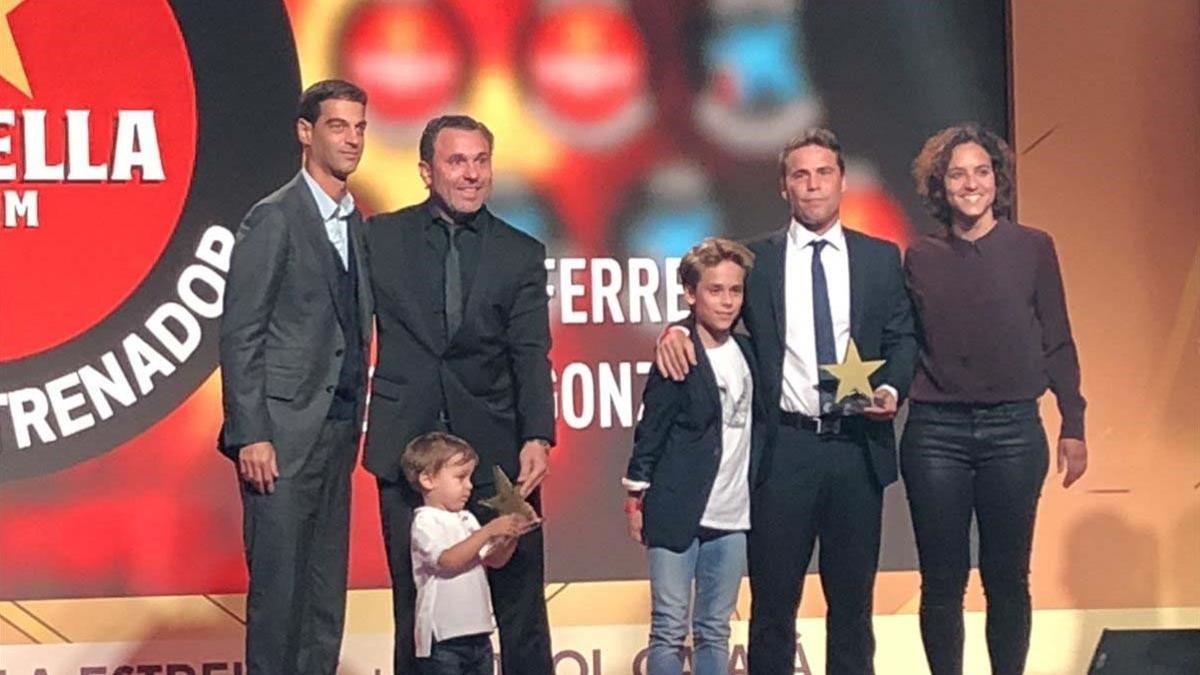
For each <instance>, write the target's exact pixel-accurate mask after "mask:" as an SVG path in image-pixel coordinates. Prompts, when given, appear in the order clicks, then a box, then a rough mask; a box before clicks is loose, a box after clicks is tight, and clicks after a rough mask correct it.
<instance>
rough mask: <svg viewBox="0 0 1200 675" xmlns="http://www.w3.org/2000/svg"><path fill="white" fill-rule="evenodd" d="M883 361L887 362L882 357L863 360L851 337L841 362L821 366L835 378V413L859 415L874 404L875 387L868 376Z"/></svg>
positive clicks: (881, 364)
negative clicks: (873, 359) (874, 359)
mask: <svg viewBox="0 0 1200 675" xmlns="http://www.w3.org/2000/svg"><path fill="white" fill-rule="evenodd" d="M884 363H887V361H886V360H884V359H880V360H878V361H863V360H862V357H860V356H859V355H858V345H856V344H854V340H853V339H851V340H850V344H848V345H847V346H846V356H845V358H843V359H842V362H841V363H838V364H830V365H822V366H821V370H823V371H825V372H826V373H828V374H829V375H831V376H832V377H833V378H834V379H836V380H837V393H836V394H834V397H833V413H834V414H835V415H840V416H849V415H860V414H862V411H863V409H865V408H869V407H871V406H873V405H875V389H874V388H873V387H871V380H870V378H871V374H872V373H874V372H875V371H876V370H879V369H880V368H882V367H883V364H884Z"/></svg>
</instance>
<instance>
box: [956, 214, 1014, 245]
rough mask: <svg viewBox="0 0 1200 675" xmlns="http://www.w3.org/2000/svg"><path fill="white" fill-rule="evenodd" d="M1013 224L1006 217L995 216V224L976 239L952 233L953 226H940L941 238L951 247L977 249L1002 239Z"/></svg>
mask: <svg viewBox="0 0 1200 675" xmlns="http://www.w3.org/2000/svg"><path fill="white" fill-rule="evenodd" d="M1012 228H1013V224H1012V221H1010V220H1009V219H1008V218H1003V217H1002V218H997V219H996V225H995V227H993V228H992V229H991V230H990V231H989V232H988V233H987V234H985V235H983V236H982V237H980V238H978V239H976V240H975V241H967V240H966V239H963V238H962V237H959V236H958V235H957V234H954V228H952V227H950V226H949V225H947V226H945V227H943V228H942V234H941V236H942V238H943V239H945V241H946V242H947V243H948V244H949V245H950V246H952V247H957V248H961V249H973V250H978V249H979V248H980V247H987V246H991V245H992V242H997V241H1001V240H1003V239H1004V238H1005V237H1006V236H1007V235H1008V233H1009V232H1010V231H1011V230H1012Z"/></svg>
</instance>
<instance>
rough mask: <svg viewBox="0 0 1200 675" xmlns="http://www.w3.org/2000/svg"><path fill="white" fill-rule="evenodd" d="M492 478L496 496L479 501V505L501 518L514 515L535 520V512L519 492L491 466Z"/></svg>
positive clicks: (498, 469)
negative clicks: (494, 480)
mask: <svg viewBox="0 0 1200 675" xmlns="http://www.w3.org/2000/svg"><path fill="white" fill-rule="evenodd" d="M492 476H493V477H494V478H495V479H496V496H495V497H491V498H489V499H484V500H481V501H480V502H479V503H480V504H483V505H484V506H486V507H488V508H490V509H493V510H495V511H496V512H497V513H499V514H500V515H502V516H507V515H508V514H510V513H516V514H518V515H521V516H524V517H526V518H528V519H529V520H537V512H535V511H534V510H533V507H532V506H530V505H529V502H527V501H525V498H524V497H522V496H521V491H520V490H518V489H517V488H516V487H515V486H514V485H513V484H512V481H510V480H509V479H508V476H506V475H505V474H504V471H503V470H501V469H500V467H498V466H495V465H492Z"/></svg>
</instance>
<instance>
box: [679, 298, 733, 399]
mask: <svg viewBox="0 0 1200 675" xmlns="http://www.w3.org/2000/svg"><path fill="white" fill-rule="evenodd" d="M689 329H690V330H691V337H692V346H693V347H695V349H696V375H697V376H699V377H700V381H699V384H700V387H701V388H702V389H703V390H704V393H705V394H706V395H707V396H708V398H709V400H710V401H712V405H713V406H714V407H715V408H716V410H717V414H718V415H720V411H721V392H720V390H719V389H718V388H717V373H716V371H714V370H713V367H712V362H711V361H709V360H708V354H707V353H706V352H705V351H704V343H703V342H701V341H700V328H699V327H698V326H697V325H696V323H695V320H694V319H693V320H692V322H691V325H690V326H689ZM730 339H733V338H732V336H731V337H730Z"/></svg>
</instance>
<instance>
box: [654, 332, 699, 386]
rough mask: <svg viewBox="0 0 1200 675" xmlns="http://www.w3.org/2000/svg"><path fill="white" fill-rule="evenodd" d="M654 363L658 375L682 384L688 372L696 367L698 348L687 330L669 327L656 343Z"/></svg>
mask: <svg viewBox="0 0 1200 675" xmlns="http://www.w3.org/2000/svg"><path fill="white" fill-rule="evenodd" d="M654 363H655V365H657V366H658V373H659V374H660V375H662V376H663V377H665V378H668V379H671V380H675V381H676V382H682V381H683V379H684V378H685V377H687V374H688V371H689V370H691V368H692V366H694V365H696V364H697V363H698V361H696V346H695V345H694V344H692V338H691V337H690V336H689V334H688V330H687V328H684V327H683V326H667V328H666V330H664V331H663V332H662V334H661V335H659V336H658V340H657V341H656V342H655V343H654Z"/></svg>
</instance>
